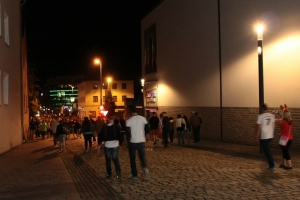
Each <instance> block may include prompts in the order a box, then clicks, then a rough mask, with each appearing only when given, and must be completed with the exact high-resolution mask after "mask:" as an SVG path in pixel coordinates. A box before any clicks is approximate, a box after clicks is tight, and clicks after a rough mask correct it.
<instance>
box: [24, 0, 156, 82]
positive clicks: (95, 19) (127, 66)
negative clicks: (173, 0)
mask: <svg viewBox="0 0 300 200" xmlns="http://www.w3.org/2000/svg"><path fill="white" fill-rule="evenodd" d="M160 2H161V0H27V2H26V7H25V9H26V10H25V16H26V28H27V45H28V62H29V64H30V65H31V66H32V65H34V67H35V68H36V69H37V73H36V76H37V77H38V78H39V79H40V80H41V81H42V82H41V83H40V84H43V82H44V80H45V79H47V78H53V77H55V76H60V75H71V74H87V75H88V76H89V77H92V78H95V79H98V78H99V66H96V65H95V64H94V63H93V59H94V58H95V57H100V58H101V60H102V63H103V76H106V75H110V76H112V77H113V78H115V79H135V80H138V79H140V78H141V30H140V22H141V19H142V18H143V17H145V16H146V15H147V14H148V13H149V12H150V11H151V10H153V8H155V7H156V6H157V5H158V4H159V3H160ZM103 78H104V77H103Z"/></svg>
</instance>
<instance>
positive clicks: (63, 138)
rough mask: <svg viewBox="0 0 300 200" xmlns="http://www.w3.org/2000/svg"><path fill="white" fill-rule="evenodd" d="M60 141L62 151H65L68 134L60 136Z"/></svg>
mask: <svg viewBox="0 0 300 200" xmlns="http://www.w3.org/2000/svg"><path fill="white" fill-rule="evenodd" d="M59 141H60V149H65V146H66V134H63V135H59Z"/></svg>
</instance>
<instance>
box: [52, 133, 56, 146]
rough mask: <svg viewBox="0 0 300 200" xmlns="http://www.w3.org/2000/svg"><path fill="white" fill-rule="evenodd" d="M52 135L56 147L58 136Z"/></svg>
mask: <svg viewBox="0 0 300 200" xmlns="http://www.w3.org/2000/svg"><path fill="white" fill-rule="evenodd" d="M52 134H53V143H54V146H56V140H57V136H56V133H52Z"/></svg>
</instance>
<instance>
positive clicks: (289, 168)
mask: <svg viewBox="0 0 300 200" xmlns="http://www.w3.org/2000/svg"><path fill="white" fill-rule="evenodd" d="M284 169H285V170H291V169H293V167H284Z"/></svg>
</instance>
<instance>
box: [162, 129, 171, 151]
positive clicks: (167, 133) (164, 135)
mask: <svg viewBox="0 0 300 200" xmlns="http://www.w3.org/2000/svg"><path fill="white" fill-rule="evenodd" d="M169 132H170V131H167V130H163V138H164V146H165V147H167V146H168V135H169Z"/></svg>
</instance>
